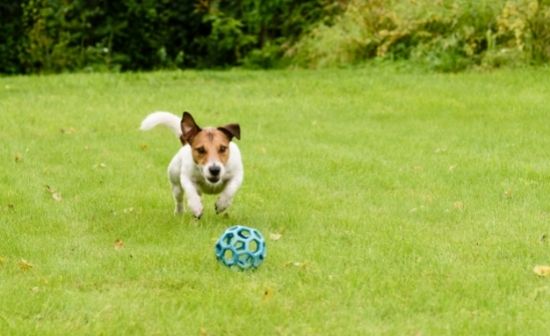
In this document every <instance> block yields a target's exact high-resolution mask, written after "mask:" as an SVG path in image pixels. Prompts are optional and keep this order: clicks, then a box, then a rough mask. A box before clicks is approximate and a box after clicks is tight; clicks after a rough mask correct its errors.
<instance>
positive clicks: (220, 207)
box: [215, 198, 231, 214]
mask: <svg viewBox="0 0 550 336" xmlns="http://www.w3.org/2000/svg"><path fill="white" fill-rule="evenodd" d="M230 205H231V202H230V201H224V200H223V199H221V198H220V199H219V200H218V201H217V202H216V205H215V208H216V213H217V214H220V213H222V212H224V211H225V210H226V209H227V208H229V206H230Z"/></svg>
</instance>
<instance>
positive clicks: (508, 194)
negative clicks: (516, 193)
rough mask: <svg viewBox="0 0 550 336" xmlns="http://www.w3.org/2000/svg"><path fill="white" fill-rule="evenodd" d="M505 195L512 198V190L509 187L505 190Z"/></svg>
mask: <svg viewBox="0 0 550 336" xmlns="http://www.w3.org/2000/svg"><path fill="white" fill-rule="evenodd" d="M504 197H506V198H512V190H510V189H508V190H506V191H505V192H504Z"/></svg>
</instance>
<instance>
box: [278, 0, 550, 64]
mask: <svg viewBox="0 0 550 336" xmlns="http://www.w3.org/2000/svg"><path fill="white" fill-rule="evenodd" d="M549 42H550V5H549V4H548V3H546V2H545V1H540V0H539V1H536V0H510V1H475V0H455V1H428V0H416V1H413V0H394V1H383V0H366V1H361V0H352V1H350V2H349V3H348V4H347V5H346V7H345V10H344V11H343V13H342V14H341V15H340V16H339V17H338V18H336V20H334V22H333V23H332V24H330V25H327V24H325V23H322V22H321V23H319V24H318V25H317V26H315V27H314V28H313V29H312V30H310V31H309V32H308V33H307V34H305V35H304V36H303V37H302V39H301V40H300V41H299V42H298V43H296V44H295V45H294V46H293V48H291V49H289V51H288V52H287V54H286V56H287V57H289V58H291V59H292V60H293V61H294V62H296V63H298V64H301V65H303V66H307V67H323V66H338V65H344V64H349V63H356V62H362V61H365V60H366V59H370V58H375V57H377V58H387V59H406V60H412V61H414V62H417V63H422V64H425V65H427V66H428V67H431V68H433V69H436V70H441V71H458V70H462V69H464V68H466V67H470V66H476V65H484V66H499V65H503V64H508V65H510V64H524V63H536V62H546V61H548V60H549V58H550V47H549V46H550V43H549Z"/></svg>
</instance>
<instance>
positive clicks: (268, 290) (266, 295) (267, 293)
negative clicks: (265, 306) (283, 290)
mask: <svg viewBox="0 0 550 336" xmlns="http://www.w3.org/2000/svg"><path fill="white" fill-rule="evenodd" d="M272 298H273V289H272V288H271V287H267V288H266V289H265V290H264V296H263V298H262V300H263V301H269V300H271V299H272Z"/></svg>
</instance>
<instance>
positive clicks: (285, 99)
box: [0, 67, 550, 335]
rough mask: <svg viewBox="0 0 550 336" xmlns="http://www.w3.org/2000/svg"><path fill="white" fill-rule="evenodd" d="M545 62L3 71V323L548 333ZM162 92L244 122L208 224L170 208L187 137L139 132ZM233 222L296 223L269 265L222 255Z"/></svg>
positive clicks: (115, 331) (217, 120)
mask: <svg viewBox="0 0 550 336" xmlns="http://www.w3.org/2000/svg"><path fill="white" fill-rule="evenodd" d="M549 78H550V70H548V69H531V70H516V71H511V70H506V71H500V72H494V73H464V74H458V75H451V74H449V75H443V74H423V73H415V72H405V73H403V72H400V71H396V70H391V69H379V68H370V67H367V68H361V69H349V70H325V71H318V72H313V71H272V72H248V71H227V72H159V73H151V74H91V75H87V74H75V75H58V76H43V77H9V78H1V79H0V123H1V127H0V141H1V144H2V146H0V190H1V192H0V237H1V238H0V257H1V259H0V260H2V261H1V265H0V293H1V299H0V334H2V335H31V334H34V335H68V334H73V335H76V334H88V335H101V334H103V335H134V334H143V335H198V334H208V335H228V334H234V335H253V334H263V335H279V334H280V335H321V334H322V335H358V334H397V335H419V334H422V335H442V334H452V335H457V334H463V335H479V334H523V335H536V334H539V335H544V334H547V332H548V330H549V328H550V279H547V278H539V277H537V276H536V275H535V274H534V273H533V272H532V268H533V267H534V266H535V265H539V264H542V265H544V264H550V242H549V241H548V240H549V239H550V238H546V239H545V238H543V237H546V236H549V235H550V228H549V224H550V196H549V195H550V183H549V181H550V155H549V153H550V100H549V96H548V92H550V79H549ZM159 109H160V110H168V111H174V112H177V113H181V112H182V111H183V110H189V111H191V112H193V113H194V116H195V117H196V120H197V121H198V122H199V124H201V125H206V124H214V125H216V124H224V123H228V122H233V121H238V122H240V124H241V128H242V140H241V141H240V142H239V146H240V147H241V151H242V153H243V157H244V164H245V182H244V184H243V187H242V188H241V190H240V191H239V193H238V194H237V197H236V199H235V201H234V205H233V207H232V208H231V209H230V211H229V215H228V216H217V215H216V214H215V212H214V201H215V198H214V197H212V196H207V197H206V198H205V199H204V204H205V213H204V216H203V218H202V219H201V220H200V221H195V220H193V219H192V218H191V216H190V215H189V214H186V215H185V216H183V217H179V218H178V217H174V216H173V213H172V210H173V204H172V199H171V193H170V187H169V183H168V181H167V179H166V173H165V169H166V166H167V164H168V162H169V160H170V159H171V157H172V155H173V154H174V153H175V151H176V150H177V149H178V146H179V144H178V142H177V140H176V139H175V138H174V137H173V135H171V134H170V133H169V132H168V131H167V130H161V129H159V130H154V131H152V132H147V133H142V132H139V131H138V126H139V124H140V122H141V120H142V118H143V117H144V116H145V115H146V114H147V113H149V112H151V111H154V110H159ZM61 130H63V131H61ZM16 156H17V157H18V160H17V162H16V160H15V158H16ZM47 185H48V186H50V187H51V188H53V189H55V190H56V191H57V192H59V193H60V194H61V197H62V200H61V201H55V200H54V199H53V198H52V194H51V192H49V191H48V190H47V187H46V186H47ZM236 223H240V224H245V225H250V226H253V227H256V228H258V229H260V231H262V232H263V233H264V235H265V236H268V237H269V235H270V234H271V233H280V234H282V238H281V239H280V240H276V241H274V240H269V238H268V242H267V243H268V256H267V259H266V262H265V263H264V264H263V265H262V266H261V267H260V268H259V269H258V270H257V271H255V272H236V271H232V270H229V269H226V268H224V267H223V266H221V265H219V264H218V263H217V262H216V260H215V258H214V251H213V245H214V242H215V240H216V238H217V237H218V236H219V235H220V234H221V233H222V232H223V230H224V229H225V228H226V227H228V226H230V225H233V224H236ZM118 239H120V240H122V241H123V242H124V247H123V248H122V249H115V241H116V240H118ZM22 259H24V260H26V261H28V262H29V263H30V264H32V268H30V269H27V270H25V267H23V265H21V260H22Z"/></svg>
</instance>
